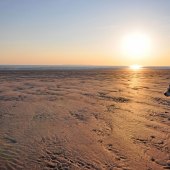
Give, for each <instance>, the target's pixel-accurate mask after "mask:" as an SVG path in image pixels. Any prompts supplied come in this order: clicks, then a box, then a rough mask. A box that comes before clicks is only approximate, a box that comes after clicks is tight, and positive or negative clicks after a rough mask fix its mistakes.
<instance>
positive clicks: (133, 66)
mask: <svg viewBox="0 0 170 170" xmlns="http://www.w3.org/2000/svg"><path fill="white" fill-rule="evenodd" d="M129 68H130V69H132V70H139V69H141V68H142V66H141V65H138V64H134V65H131V66H129Z"/></svg>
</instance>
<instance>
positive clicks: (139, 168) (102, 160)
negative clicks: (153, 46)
mask: <svg viewBox="0 0 170 170" xmlns="http://www.w3.org/2000/svg"><path fill="white" fill-rule="evenodd" d="M169 83H170V70H151V69H150V70H149V69H146V70H138V71H133V70H104V69H101V70H100V69H99V70H97V69H96V70H76V71H73V70H72V71H71V70H69V71H61V70H60V71H59V70H58V71H54V70H53V71H52V70H51V71H0V170H5V169H7V170H20V169H24V170H30V169H32V170H42V169H44V170H62V169H63V170H67V169H71V170H72V169H73V170H79V169H84V170H86V169H92V170H93V169H94V170H100V169H101V170H102V169H103V170H105V169H106V170H112V169H114V170H161V169H170V136H169V135H170V128H169V126H170V98H167V97H165V96H164V95H163V93H164V91H165V90H166V89H167V87H168V84H169Z"/></svg>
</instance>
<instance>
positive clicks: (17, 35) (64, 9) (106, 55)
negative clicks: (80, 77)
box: [0, 0, 170, 66]
mask: <svg viewBox="0 0 170 170" xmlns="http://www.w3.org/2000/svg"><path fill="white" fill-rule="evenodd" d="M169 9H170V1H164V2H162V1H160V0H150V1H149V2H148V1H147V0H144V1H142V2H141V1H134V0H129V1H125V0H120V1H114V0H113V1H108V2H106V1H102V0H94V1H93V2H92V1H90V0H87V1H85V2H82V1H81V2H80V1H77V0H73V1H69V0H65V1H62V0H59V1H40V0H38V1H36V2H35V1H32V0H30V1H29V3H28V2H26V1H17V0H13V1H11V0H2V1H0V24H1V29H0V37H1V38H0V64H15V65H18V64H24V65H30V64H34V65H41V64H42V65H58V64H59V65H61V64H62V65H110V66H111V65H132V64H140V65H146V66H164V65H165V66H169V65H170V43H169V42H170V22H169V20H170V12H169ZM135 31H139V32H141V33H145V34H146V35H147V36H148V37H149V38H150V40H151V47H150V52H149V53H146V55H144V56H142V55H141V56H140V57H139V56H131V54H130V53H128V50H127V51H126V50H123V48H122V40H123V38H124V37H125V36H126V35H129V34H133V33H134V32H135ZM134 46H135V43H134ZM135 48H136V47H135Z"/></svg>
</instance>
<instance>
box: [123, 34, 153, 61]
mask: <svg viewBox="0 0 170 170" xmlns="http://www.w3.org/2000/svg"><path fill="white" fill-rule="evenodd" d="M122 45H123V49H122V50H123V52H124V53H125V54H127V56H128V57H130V58H142V57H146V56H148V55H149V53H150V49H151V40H150V38H149V36H147V35H146V34H144V33H132V34H128V35H126V36H125V37H124V39H123V42H122Z"/></svg>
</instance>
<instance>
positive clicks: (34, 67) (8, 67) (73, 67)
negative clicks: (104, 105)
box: [0, 65, 170, 71]
mask: <svg viewBox="0 0 170 170" xmlns="http://www.w3.org/2000/svg"><path fill="white" fill-rule="evenodd" d="M128 68H129V66H79V65H0V70H1V71H2V70H92V69H115V70H117V69H128ZM142 69H156V70H157V69H158V70H167V69H168V70H169V69H170V66H147V67H146V66H145V67H142Z"/></svg>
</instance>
